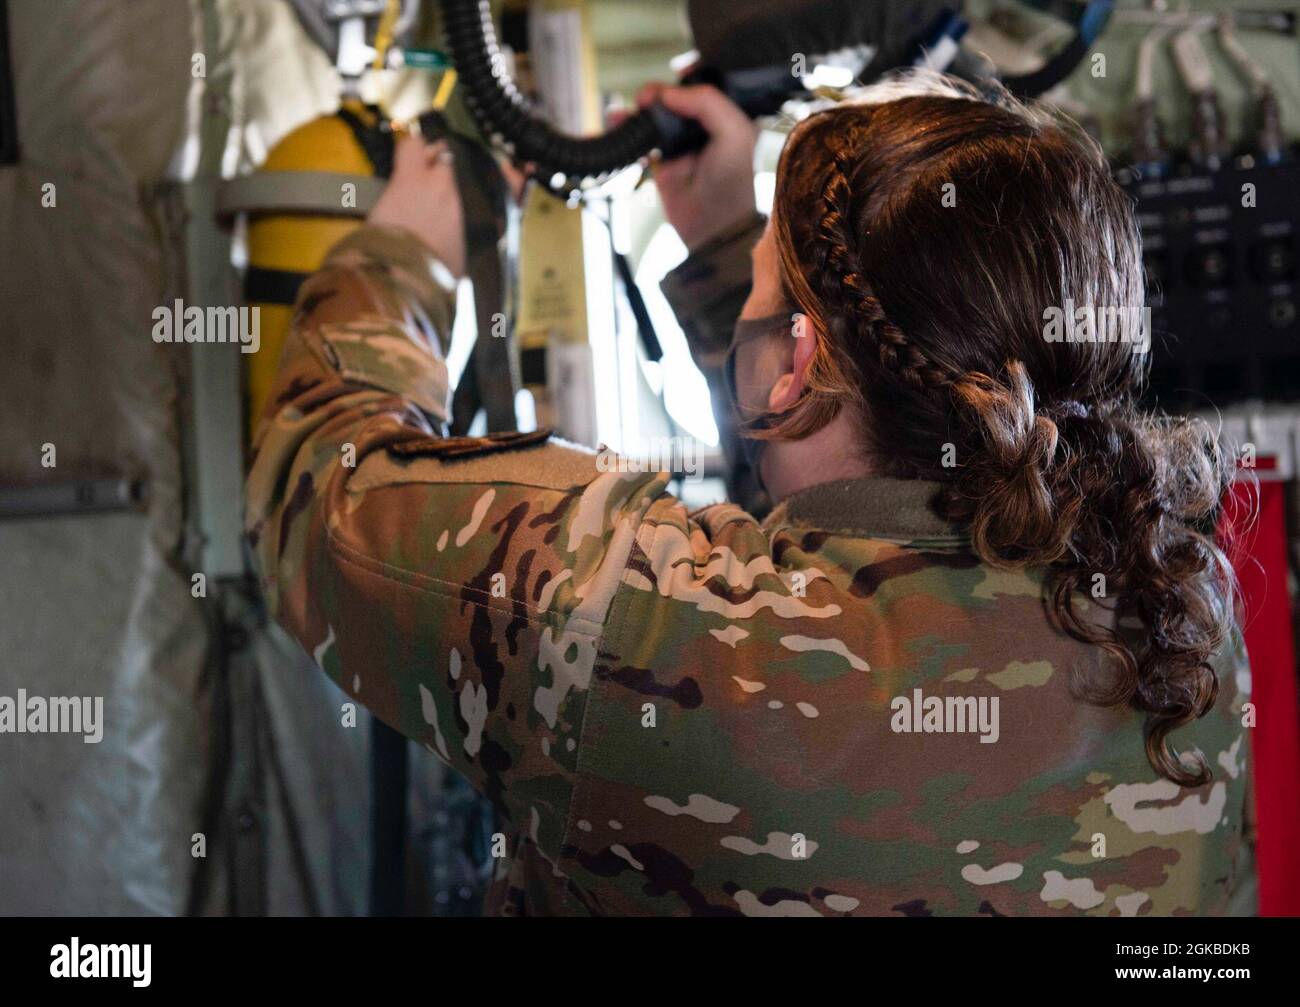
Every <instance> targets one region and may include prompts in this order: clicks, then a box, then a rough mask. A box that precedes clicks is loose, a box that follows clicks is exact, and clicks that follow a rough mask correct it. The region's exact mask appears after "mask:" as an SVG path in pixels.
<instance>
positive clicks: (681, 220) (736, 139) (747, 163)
mask: <svg viewBox="0 0 1300 1007" xmlns="http://www.w3.org/2000/svg"><path fill="white" fill-rule="evenodd" d="M656 100H658V101H662V102H663V103H664V105H665V106H666V107H667V108H668V110H669V111H671V112H676V113H677V114H678V115H681V116H685V117H687V118H689V119H695V120H696V121H698V122H699V124H700V125H701V126H703V127H704V130H705V132H707V133H708V134H709V142H708V143H707V144H706V145H705V147H704V148H703V149H702V150H698V151H696V152H694V153H692V154H685V155H683V156H682V157H678V158H674V159H673V160H671V161H662V162H660V163H659V164H657V165H656V166H655V169H654V180H655V185H656V186H657V187H658V189H659V198H660V199H661V200H662V201H663V205H664V215H665V216H666V217H667V218H668V222H669V223H670V224H672V225H673V227H674V228H676V229H677V233H678V234H679V235H680V236H681V239H682V241H683V243H685V245H686V247H687V248H688V249H690V250H691V251H694V250H695V249H697V248H699V247H700V246H701V245H703V244H704V243H705V242H707V241H708V240H709V239H710V238H713V237H716V236H717V235H719V234H721V233H722V232H724V231H726V230H728V229H729V228H731V227H734V226H735V225H736V224H739V223H741V222H742V221H744V220H746V219H747V218H749V217H752V216H753V215H754V212H755V205H754V145H755V144H756V143H757V142H758V127H757V126H755V125H754V123H753V121H752V120H750V118H749V116H747V115H745V113H744V112H742V111H741V110H740V108H739V107H738V106H737V105H736V104H735V103H734V102H732V100H731V99H730V98H728V97H727V96H726V95H724V94H723V93H722V92H721V91H719V90H718V89H717V88H715V87H710V86H709V85H707V84H701V85H698V86H695V87H670V86H668V85H665V84H647V85H646V86H645V87H643V88H642V89H641V91H640V92H639V93H638V94H637V104H638V105H640V106H641V107H642V108H644V107H645V106H647V105H650V104H653V103H654V102H655V101H656Z"/></svg>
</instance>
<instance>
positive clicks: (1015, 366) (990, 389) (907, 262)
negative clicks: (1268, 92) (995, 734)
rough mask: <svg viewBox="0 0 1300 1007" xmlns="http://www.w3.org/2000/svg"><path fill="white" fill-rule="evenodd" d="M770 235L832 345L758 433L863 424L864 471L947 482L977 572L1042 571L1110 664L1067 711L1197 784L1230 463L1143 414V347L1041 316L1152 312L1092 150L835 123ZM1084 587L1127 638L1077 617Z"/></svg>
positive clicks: (906, 106)
mask: <svg viewBox="0 0 1300 1007" xmlns="http://www.w3.org/2000/svg"><path fill="white" fill-rule="evenodd" d="M810 207H815V210H813V211H812V212H810ZM773 224H774V230H775V237H776V244H777V249H778V254H779V256H780V262H781V273H782V282H783V284H784V286H785V288H786V296H787V297H788V298H789V300H790V301H791V303H792V304H793V305H795V306H797V308H798V310H800V311H802V312H803V313H804V314H806V315H807V316H808V317H809V319H810V321H811V322H812V323H813V326H814V328H815V329H816V330H817V332H818V333H819V334H820V336H821V338H820V339H819V341H818V344H817V348H816V350H815V351H814V354H813V358H812V360H811V362H810V364H809V367H808V372H807V374H806V375H805V378H804V385H805V392H804V394H803V396H802V397H801V399H800V401H799V402H797V403H795V404H794V405H793V406H792V407H791V408H790V409H789V410H788V411H787V412H786V413H785V414H784V415H782V416H781V417H779V419H778V422H776V423H775V424H772V425H771V427H770V429H769V430H768V431H766V432H765V433H764V434H762V436H765V437H786V438H796V439H797V438H800V437H804V436H807V435H809V434H811V433H813V432H815V431H816V430H818V429H820V428H821V427H822V426H824V425H825V424H826V423H827V422H829V421H830V420H831V419H832V418H834V416H835V415H837V414H838V413H839V411H840V410H841V409H844V408H852V409H853V411H854V416H855V418H856V419H857V421H858V424H859V426H860V430H861V434H862V443H863V444H864V445H865V446H866V447H865V451H866V453H867V454H868V455H869V457H870V459H871V462H872V464H873V466H874V467H875V469H876V470H877V471H880V472H882V474H888V475H894V476H899V477H904V478H928V479H936V480H939V481H940V482H941V483H942V484H943V491H942V494H941V500H940V505H941V507H942V508H943V509H944V510H945V512H946V514H947V516H948V517H950V518H951V519H953V520H956V521H960V522H962V523H964V524H965V525H967V526H968V527H969V529H970V538H971V544H972V548H973V549H974V551H975V552H976V554H977V555H978V556H979V557H980V558H981V559H982V560H983V561H984V562H986V563H989V564H991V565H993V566H996V567H1003V568H1014V567H1022V566H1027V565H1035V566H1043V567H1046V568H1047V571H1048V589H1047V592H1048V598H1047V602H1048V610H1049V613H1050V615H1051V617H1052V618H1053V619H1054V620H1055V622H1056V623H1057V624H1058V625H1059V626H1060V627H1061V628H1062V629H1063V630H1064V631H1065V632H1067V633H1068V634H1069V635H1071V636H1073V637H1074V638H1075V639H1078V640H1081V641H1084V642H1087V643H1090V644H1095V645H1097V646H1098V647H1100V648H1102V650H1103V651H1104V652H1105V653H1106V654H1107V655H1108V656H1109V658H1110V660H1109V661H1107V662H1106V673H1105V674H1104V675H1102V676H1093V677H1092V678H1091V679H1088V678H1085V677H1084V676H1083V675H1082V674H1080V676H1079V678H1078V681H1077V682H1076V685H1077V688H1078V690H1079V693H1080V695H1081V696H1082V697H1083V698H1084V699H1087V700H1089V701H1092V702H1096V703H1102V704H1119V703H1130V704H1132V705H1134V706H1136V707H1137V708H1138V709H1140V710H1142V711H1145V713H1146V714H1147V717H1146V727H1145V740H1146V749H1147V754H1148V758H1149V760H1150V762H1151V764H1152V766H1153V767H1154V768H1155V769H1156V770H1157V771H1158V772H1159V773H1160V774H1161V775H1162V776H1164V777H1166V778H1168V779H1170V780H1173V781H1174V782H1176V783H1179V784H1181V785H1186V786H1195V785H1199V784H1201V783H1204V782H1206V781H1208V780H1209V779H1210V771H1209V767H1208V765H1207V764H1206V762H1205V759H1204V757H1203V756H1201V755H1200V754H1199V753H1194V754H1193V753H1182V754H1180V753H1179V752H1177V751H1176V750H1175V749H1174V748H1173V745H1172V743H1171V740H1170V737H1169V735H1170V732H1171V731H1173V730H1174V729H1176V728H1177V727H1179V726H1181V725H1183V724H1186V723H1188V722H1190V721H1192V720H1193V719H1195V718H1197V717H1199V716H1201V715H1203V714H1204V713H1205V712H1207V711H1208V710H1209V709H1210V708H1211V707H1212V706H1213V705H1214V703H1215V701H1216V698H1217V695H1218V679H1217V675H1216V672H1215V670H1214V667H1213V665H1212V663H1211V661H1212V658H1213V656H1214V654H1215V653H1216V652H1217V651H1218V650H1219V649H1220V648H1221V647H1222V646H1223V645H1224V643H1225V641H1226V639H1227V636H1228V633H1229V631H1230V629H1231V626H1232V616H1233V610H1234V604H1235V600H1236V594H1235V583H1234V581H1233V577H1232V573H1231V568H1230V566H1229V564H1228V562H1227V560H1226V558H1225V556H1224V553H1223V552H1222V550H1221V549H1220V547H1219V544H1218V543H1216V541H1215V540H1214V538H1213V535H1212V531H1211V530H1212V529H1213V527H1214V523H1215V519H1216V517H1217V514H1218V508H1219V506H1220V501H1221V499H1222V498H1223V493H1224V490H1225V489H1226V486H1227V483H1228V479H1229V477H1230V475H1231V467H1230V466H1229V465H1228V464H1227V463H1226V459H1225V455H1224V452H1223V449H1222V447H1221V443H1220V440H1219V439H1218V437H1217V436H1216V435H1215V434H1214V432H1213V431H1212V430H1210V429H1209V428H1208V426H1207V425H1206V424H1204V423H1203V422H1201V421H1199V420H1195V419H1191V418H1187V417H1168V416H1157V415H1152V414H1149V413H1146V412H1144V411H1142V410H1141V409H1140V408H1139V407H1138V405H1137V396H1138V393H1139V392H1140V389H1141V385H1142V382H1143V380H1144V377H1145V369H1144V368H1145V364H1146V357H1145V355H1144V354H1142V353H1135V352H1134V351H1133V346H1132V345H1131V343H1133V342H1135V341H1137V339H1138V335H1139V334H1138V333H1136V332H1134V331H1132V330H1131V328H1125V329H1123V330H1122V331H1121V332H1120V333H1119V336H1120V340H1119V341H1116V342H1098V341H1093V342H1088V341H1077V342H1075V341H1052V340H1050V339H1048V338H1046V333H1045V328H1044V325H1043V319H1044V316H1045V311H1046V309H1048V308H1051V307H1053V306H1063V305H1068V304H1071V303H1074V304H1080V305H1098V306H1109V305H1121V306H1141V305H1142V303H1143V293H1144V291H1143V277H1142V262H1141V251H1140V242H1139V238H1138V232H1137V227H1136V222H1135V220H1134V217H1133V213H1132V207H1131V205H1130V203H1129V201H1128V199H1127V197H1125V196H1124V194H1123V193H1122V191H1121V190H1120V189H1119V188H1118V187H1117V186H1116V185H1115V183H1114V182H1113V180H1112V179H1111V177H1110V174H1109V171H1108V169H1107V166H1106V163H1105V160H1104V158H1103V157H1102V155H1101V152H1100V149H1099V148H1098V147H1097V146H1096V144H1095V143H1093V142H1092V141H1091V140H1090V139H1089V138H1087V137H1086V136H1085V135H1083V134H1082V132H1081V131H1079V130H1078V129H1077V127H1073V126H1072V124H1070V123H1068V122H1064V121H1061V120H1057V119H1053V118H1052V117H1051V116H1049V115H1048V114H1047V113H1046V112H1044V111H1042V110H1041V109H1037V108H1031V107H1028V106H1025V105H1022V104H1019V103H1017V102H1015V101H1014V100H1013V99H1011V98H1009V97H1007V96H1005V95H1001V96H998V97H996V98H995V99H994V100H992V101H989V100H983V99H981V98H980V97H979V96H976V95H975V94H974V93H973V92H969V91H963V90H961V89H960V85H954V84H952V83H950V82H945V83H944V84H943V86H942V87H941V88H939V89H938V93H928V94H926V93H919V94H918V93H911V94H908V95H907V96H905V97H901V98H898V99H896V100H893V101H888V102H885V103H881V104H842V105H838V106H835V107H834V108H831V109H828V110H826V111H823V112H819V113H817V114H815V115H813V116H810V117H809V118H808V119H806V120H804V121H803V122H802V123H800V124H799V126H798V127H797V128H796V129H795V130H794V132H793V133H792V135H791V137H790V139H789V141H788V143H787V144H786V149H785V151H784V152H783V154H782V158H781V164H780V166H779V170H778V182H777V191H776V201H775V205H774V211H773ZM1139 317H1140V316H1139ZM1129 321H1131V316H1129V315H1124V316H1121V322H1122V323H1125V324H1127V323H1128V322H1129ZM945 457H948V458H955V464H953V465H951V466H949V465H947V464H946V463H945V461H944V459H945ZM1097 575H1101V576H1102V577H1104V578H1105V581H1104V582H1105V583H1106V584H1107V587H1108V593H1109V594H1110V595H1111V597H1113V598H1114V615H1115V617H1116V619H1115V622H1114V624H1113V625H1114V626H1115V627H1116V628H1112V626H1111V624H1107V623H1105V622H1103V621H1097V620H1094V619H1093V618H1091V617H1090V615H1089V613H1088V612H1087V611H1085V609H1084V604H1085V602H1084V599H1083V596H1082V592H1083V591H1085V590H1086V589H1087V587H1088V586H1089V585H1090V584H1092V583H1095V578H1096V577H1097ZM1125 616H1127V617H1130V619H1136V620H1137V621H1138V622H1140V624H1141V625H1142V627H1143V632H1142V633H1141V634H1140V635H1139V636H1138V637H1136V638H1135V637H1133V635H1132V634H1125V635H1122V634H1121V631H1120V629H1119V628H1118V625H1119V619H1120V618H1122V617H1125Z"/></svg>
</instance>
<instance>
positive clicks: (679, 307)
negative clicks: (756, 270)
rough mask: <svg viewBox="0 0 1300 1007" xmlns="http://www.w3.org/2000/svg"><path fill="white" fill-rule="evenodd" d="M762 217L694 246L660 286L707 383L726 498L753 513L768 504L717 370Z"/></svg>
mask: <svg viewBox="0 0 1300 1007" xmlns="http://www.w3.org/2000/svg"><path fill="white" fill-rule="evenodd" d="M764 226H766V221H765V220H764V219H763V217H761V216H758V215H757V214H756V215H755V216H753V217H751V218H750V219H749V220H747V221H745V222H744V223H743V224H739V225H737V226H736V227H734V228H732V229H730V230H728V231H725V232H723V233H722V234H720V235H718V236H717V237H716V238H714V239H712V240H711V241H709V242H706V243H705V244H704V245H702V246H700V248H698V249H697V250H696V251H694V252H693V253H691V255H690V256H689V257H688V258H687V259H686V261H685V262H683V263H682V264H681V265H680V266H678V267H677V268H676V269H674V270H673V271H672V272H670V273H669V274H668V275H667V276H665V277H664V279H663V282H662V283H661V284H660V289H661V290H662V291H663V293H664V297H665V298H666V299H667V300H668V303H669V305H670V306H671V307H672V309H673V313H674V314H675V315H676V316H677V321H678V323H679V324H680V325H681V327H682V332H683V333H685V335H686V343H687V345H688V346H689V347H690V350H691V356H692V357H693V358H694V360H695V366H697V367H698V368H699V369H700V371H701V372H702V373H703V374H704V377H705V379H706V380H707V381H708V383H709V391H710V398H711V399H712V402H713V416H714V420H715V421H716V422H717V424H718V436H719V440H720V443H721V445H722V453H723V457H724V459H725V461H726V463H727V470H728V478H727V490H728V493H729V495H730V497H731V499H732V500H734V501H735V502H737V503H739V504H741V505H742V506H743V507H745V508H746V509H747V510H749V511H751V512H753V513H762V512H764V511H765V510H766V509H767V507H768V503H767V500H766V498H765V497H764V495H763V494H762V491H761V490H760V489H759V487H758V483H757V480H756V478H755V475H754V473H752V472H750V471H749V469H748V466H747V465H746V463H745V460H744V456H743V455H742V454H741V452H740V450H739V447H738V437H737V433H736V417H735V415H734V414H733V411H732V408H731V403H730V401H729V400H728V398H727V393H726V387H725V385H724V383H723V375H722V370H723V366H724V365H725V364H726V361H727V350H728V348H729V347H730V345H731V331H732V329H733V328H734V326H735V324H736V319H737V318H739V317H740V309H741V307H742V306H743V305H744V303H745V299H746V298H747V297H748V296H749V288H750V280H751V276H752V270H751V264H750V259H749V253H750V251H751V250H752V249H753V247H754V244H755V243H756V242H757V241H758V239H759V238H760V237H761V236H762V234H763V228H764Z"/></svg>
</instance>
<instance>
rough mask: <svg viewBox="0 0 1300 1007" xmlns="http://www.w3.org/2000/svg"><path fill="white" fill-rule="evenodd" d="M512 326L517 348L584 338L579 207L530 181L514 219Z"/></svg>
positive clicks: (584, 304)
mask: <svg viewBox="0 0 1300 1007" xmlns="http://www.w3.org/2000/svg"><path fill="white" fill-rule="evenodd" d="M517 331H518V334H519V345H520V346H521V347H522V348H523V349H533V348H535V347H539V346H546V345H547V344H548V343H551V342H565V343H585V342H586V341H587V288H586V277H585V274H584V271H583V248H582V208H581V207H578V206H569V205H568V204H567V203H565V202H564V200H562V199H560V198H558V197H557V196H554V195H552V194H551V193H549V192H547V191H546V190H545V189H543V188H541V187H540V186H536V185H534V186H532V187H531V189H530V190H529V193H528V199H527V202H526V203H525V205H524V212H523V217H522V220H521V222H520V236H519V324H518V326H517Z"/></svg>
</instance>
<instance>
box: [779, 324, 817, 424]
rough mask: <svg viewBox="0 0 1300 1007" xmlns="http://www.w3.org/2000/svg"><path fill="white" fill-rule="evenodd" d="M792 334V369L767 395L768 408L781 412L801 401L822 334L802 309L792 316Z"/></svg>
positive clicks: (783, 375) (781, 377)
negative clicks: (809, 368)
mask: <svg viewBox="0 0 1300 1007" xmlns="http://www.w3.org/2000/svg"><path fill="white" fill-rule="evenodd" d="M790 321H791V325H790V335H791V337H792V338H793V339H794V352H793V353H791V354H790V370H789V371H788V372H787V373H785V374H782V375H781V376H780V377H779V378H777V381H776V384H774V385H773V386H772V391H771V393H770V394H769V395H768V397H767V408H768V409H769V410H771V411H772V412H781V411H782V410H784V409H788V408H790V407H791V406H792V405H794V404H795V403H796V402H798V401H799V396H801V395H802V394H803V389H804V379H805V378H806V377H807V374H808V366H809V364H811V363H812V358H813V355H814V354H815V353H816V352H817V343H818V340H820V339H821V335H820V334H819V333H818V332H817V329H816V327H815V326H814V325H813V323H812V320H811V319H810V318H809V317H808V316H807V315H805V314H804V313H803V312H802V311H797V312H795V313H794V314H793V315H792V316H791V318H790Z"/></svg>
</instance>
